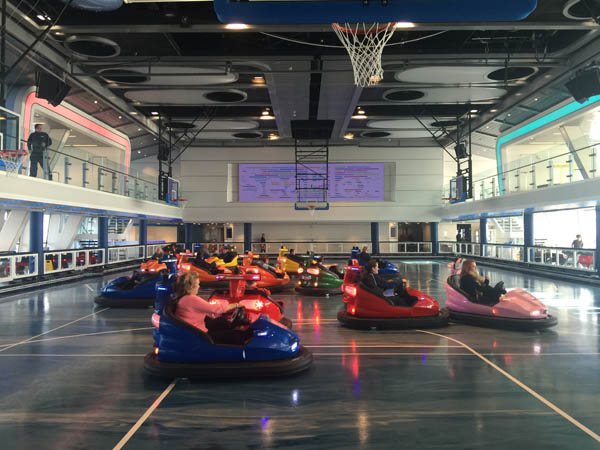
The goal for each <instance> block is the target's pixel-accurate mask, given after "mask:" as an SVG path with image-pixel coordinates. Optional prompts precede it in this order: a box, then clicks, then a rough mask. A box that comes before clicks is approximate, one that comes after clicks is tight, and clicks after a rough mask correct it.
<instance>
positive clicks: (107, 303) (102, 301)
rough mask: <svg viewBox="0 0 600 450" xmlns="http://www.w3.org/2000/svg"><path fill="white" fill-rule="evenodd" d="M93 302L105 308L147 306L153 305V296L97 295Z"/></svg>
mask: <svg viewBox="0 0 600 450" xmlns="http://www.w3.org/2000/svg"><path fill="white" fill-rule="evenodd" d="M94 302H95V303H96V304H97V305H98V306H104V307H106V308H147V307H148V306H153V305H154V298H113V297H104V296H103V295H98V296H97V297H96V298H94Z"/></svg>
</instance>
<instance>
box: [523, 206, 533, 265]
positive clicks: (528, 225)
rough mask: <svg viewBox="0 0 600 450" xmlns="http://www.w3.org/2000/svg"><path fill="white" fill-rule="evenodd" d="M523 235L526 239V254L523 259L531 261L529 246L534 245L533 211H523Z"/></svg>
mask: <svg viewBox="0 0 600 450" xmlns="http://www.w3.org/2000/svg"><path fill="white" fill-rule="evenodd" d="M523 237H524V240H525V252H524V253H525V254H524V255H522V256H521V260H522V261H524V262H529V248H530V247H533V213H532V212H527V211H525V212H524V213H523Z"/></svg>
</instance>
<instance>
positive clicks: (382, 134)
mask: <svg viewBox="0 0 600 450" xmlns="http://www.w3.org/2000/svg"><path fill="white" fill-rule="evenodd" d="M390 134H392V133H388V132H387V131H366V132H364V133H363V134H362V135H361V136H362V137H368V138H384V137H388V136H389V135H390Z"/></svg>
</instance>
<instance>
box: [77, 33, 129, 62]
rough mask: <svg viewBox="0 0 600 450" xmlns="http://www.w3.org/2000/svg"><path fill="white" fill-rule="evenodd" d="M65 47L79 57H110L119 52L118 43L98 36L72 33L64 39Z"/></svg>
mask: <svg viewBox="0 0 600 450" xmlns="http://www.w3.org/2000/svg"><path fill="white" fill-rule="evenodd" d="M65 47H67V48H68V49H69V50H71V52H73V53H74V54H75V55H76V56H79V57H80V58H112V57H114V56H118V55H119V54H120V53H121V47H119V44H117V43H116V42H115V41H112V40H110V39H107V38H104V37H100V36H87V35H82V36H78V35H74V36H71V37H69V38H68V39H67V40H66V41H65Z"/></svg>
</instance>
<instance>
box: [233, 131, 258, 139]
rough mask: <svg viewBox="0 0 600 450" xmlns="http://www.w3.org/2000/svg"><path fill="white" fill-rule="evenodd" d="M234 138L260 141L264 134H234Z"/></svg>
mask: <svg viewBox="0 0 600 450" xmlns="http://www.w3.org/2000/svg"><path fill="white" fill-rule="evenodd" d="M233 137H236V138H238V139H259V138H261V137H262V133H259V132H253V133H252V132H243V133H233Z"/></svg>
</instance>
